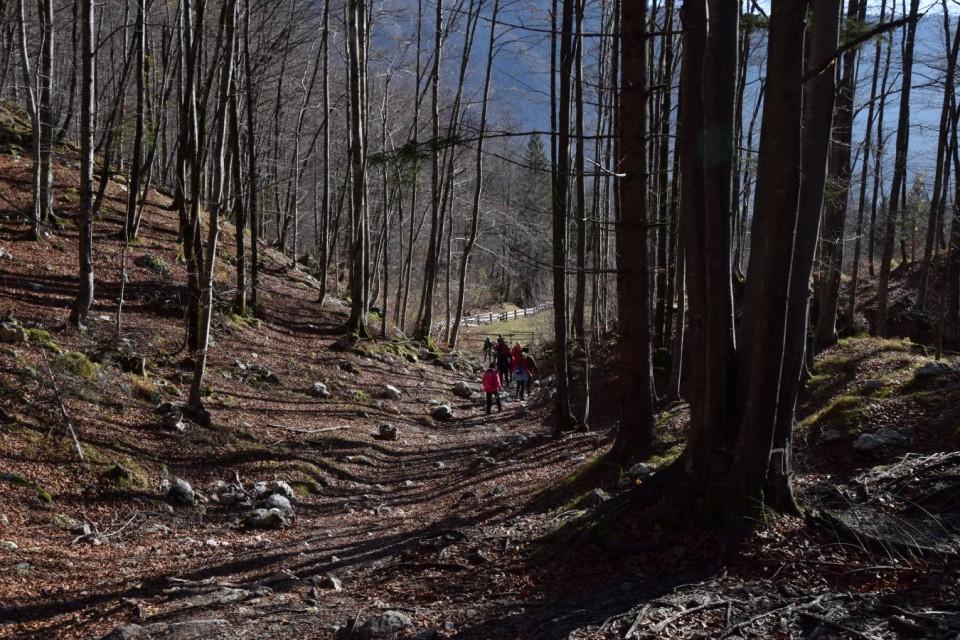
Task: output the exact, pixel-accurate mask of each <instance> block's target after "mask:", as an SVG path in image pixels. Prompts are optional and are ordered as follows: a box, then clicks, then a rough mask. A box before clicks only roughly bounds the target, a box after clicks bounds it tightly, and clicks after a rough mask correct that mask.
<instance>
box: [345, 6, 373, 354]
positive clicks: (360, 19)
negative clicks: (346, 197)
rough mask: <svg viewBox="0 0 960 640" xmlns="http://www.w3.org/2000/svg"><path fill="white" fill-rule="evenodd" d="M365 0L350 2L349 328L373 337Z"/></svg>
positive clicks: (359, 335)
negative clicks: (370, 324) (369, 316)
mask: <svg viewBox="0 0 960 640" xmlns="http://www.w3.org/2000/svg"><path fill="white" fill-rule="evenodd" d="M366 16H367V12H366V8H365V0H349V2H348V5H347V56H348V60H349V66H350V74H349V75H350V165H351V170H352V174H353V175H352V180H353V183H352V188H353V191H352V194H353V197H352V201H351V203H350V204H351V207H352V208H351V220H352V227H353V248H352V256H351V262H350V265H351V266H350V296H351V300H350V318H349V319H348V320H347V332H348V333H349V334H351V335H355V336H357V337H361V338H369V337H370V329H369V328H368V327H367V311H368V308H369V301H368V300H367V290H368V289H367V282H366V279H367V276H368V265H369V260H370V256H369V254H368V253H367V249H368V242H367V216H366V195H367V193H366V191H367V179H366V174H367V166H366V149H365V148H364V147H365V144H366V134H365V132H364V129H365V127H366V110H365V109H364V105H365V104H366V100H365V95H364V94H365V91H366V69H365V67H366V63H365V61H364V51H365V46H364V43H365V40H366V19H367V18H366Z"/></svg>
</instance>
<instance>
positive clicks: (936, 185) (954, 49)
mask: <svg viewBox="0 0 960 640" xmlns="http://www.w3.org/2000/svg"><path fill="white" fill-rule="evenodd" d="M942 6H943V31H944V37H945V41H946V42H950V38H951V36H950V12H949V11H947V4H946V0H943V2H942ZM958 49H960V28H957V29H956V30H955V31H954V34H953V44H952V45H951V47H950V50H949V52H948V54H947V68H946V74H945V76H944V87H943V105H942V106H941V108H940V134H939V136H938V138H937V164H936V168H935V169H934V179H933V193H932V195H931V199H930V214H929V216H928V218H927V234H926V241H925V243H924V247H923V262H922V263H921V265H920V292H919V293H918V295H917V298H918V300H917V305H918V306H919V307H920V309H922V310H926V309H927V297H928V296H927V291H928V288H929V285H930V266H931V263H932V262H933V256H934V252H935V250H936V239H937V236H938V235H942V233H943V217H944V216H943V214H944V209H945V206H944V203H945V200H946V182H947V181H946V180H945V179H944V178H945V176H946V175H947V174H948V171H949V166H950V165H949V162H950V160H949V158H948V157H947V143H948V141H949V130H950V125H949V122H950V99H951V98H952V96H953V92H954V86H955V75H956V71H957V53H958Z"/></svg>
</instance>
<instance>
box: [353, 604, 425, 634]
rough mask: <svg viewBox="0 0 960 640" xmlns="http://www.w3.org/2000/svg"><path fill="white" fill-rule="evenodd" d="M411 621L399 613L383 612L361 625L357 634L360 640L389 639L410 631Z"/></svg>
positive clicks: (405, 615) (408, 617)
mask: <svg viewBox="0 0 960 640" xmlns="http://www.w3.org/2000/svg"><path fill="white" fill-rule="evenodd" d="M412 628H413V621H412V620H411V619H410V616H408V615H407V614H405V613H401V612H400V611H392V610H388V611H384V612H383V613H382V614H380V615H379V616H377V617H376V618H371V619H370V620H367V621H366V622H364V623H363V626H361V627H360V630H359V632H358V637H359V638H361V640H372V639H373V638H390V637H393V636H396V635H398V634H400V633H402V632H403V631H405V630H412Z"/></svg>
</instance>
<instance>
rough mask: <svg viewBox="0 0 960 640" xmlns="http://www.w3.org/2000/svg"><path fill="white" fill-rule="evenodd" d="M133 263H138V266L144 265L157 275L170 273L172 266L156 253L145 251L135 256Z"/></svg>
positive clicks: (143, 266)
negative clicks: (155, 254) (151, 253)
mask: <svg viewBox="0 0 960 640" xmlns="http://www.w3.org/2000/svg"><path fill="white" fill-rule="evenodd" d="M133 264H135V265H137V266H138V267H142V268H143V269H147V270H149V271H153V272H154V273H156V274H157V275H161V276H165V275H167V274H168V273H170V267H168V266H167V264H166V263H165V262H164V261H163V260H161V259H160V258H158V257H156V256H154V255H150V254H149V253H145V254H143V255H140V256H137V257H136V258H134V260H133Z"/></svg>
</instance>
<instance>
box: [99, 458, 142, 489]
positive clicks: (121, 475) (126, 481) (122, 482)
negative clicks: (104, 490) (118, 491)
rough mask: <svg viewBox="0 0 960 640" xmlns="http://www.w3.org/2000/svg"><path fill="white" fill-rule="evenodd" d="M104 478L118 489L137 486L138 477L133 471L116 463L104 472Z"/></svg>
mask: <svg viewBox="0 0 960 640" xmlns="http://www.w3.org/2000/svg"><path fill="white" fill-rule="evenodd" d="M103 477H104V478H106V479H107V480H109V481H110V482H112V483H113V484H115V485H117V486H118V487H129V486H132V485H134V484H137V477H136V475H134V473H133V471H131V470H130V469H127V468H126V467H125V466H123V465H122V464H120V463H119V462H114V463H113V466H112V467H110V468H109V469H108V470H107V471H106V472H104V474H103Z"/></svg>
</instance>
